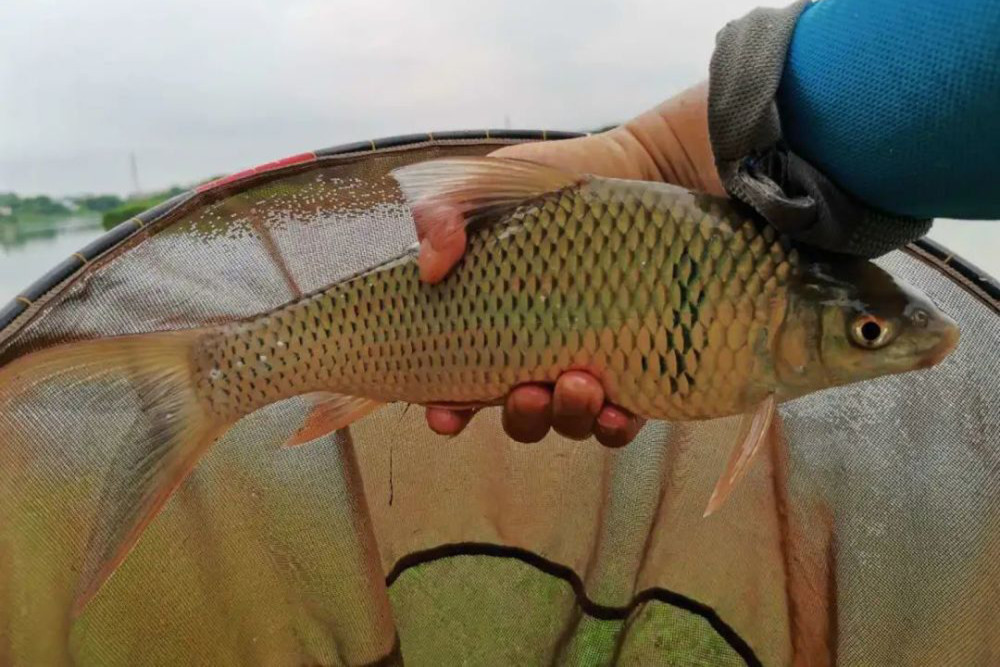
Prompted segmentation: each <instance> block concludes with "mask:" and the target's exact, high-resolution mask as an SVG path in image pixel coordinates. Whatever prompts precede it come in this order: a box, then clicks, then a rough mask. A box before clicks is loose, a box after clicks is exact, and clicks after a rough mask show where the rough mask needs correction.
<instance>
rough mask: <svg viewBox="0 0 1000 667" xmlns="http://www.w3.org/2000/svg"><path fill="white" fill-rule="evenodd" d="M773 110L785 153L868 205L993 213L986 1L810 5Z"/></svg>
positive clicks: (996, 176) (997, 147) (997, 28)
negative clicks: (785, 144)
mask: <svg viewBox="0 0 1000 667" xmlns="http://www.w3.org/2000/svg"><path fill="white" fill-rule="evenodd" d="M778 108H779V112H780V114H781V118H782V131H783V133H784V135H785V137H786V140H787V142H788V144H789V146H790V148H791V149H792V150H793V151H795V152H796V153H798V154H799V155H801V156H802V157H803V158H805V159H806V160H808V161H809V162H810V163H812V164H813V165H814V166H816V167H817V168H818V169H820V170H822V171H823V172H824V173H825V174H826V175H827V176H828V177H829V178H831V179H833V180H834V181H835V182H836V183H837V184H838V185H839V186H840V187H842V188H844V189H845V190H847V191H848V192H850V193H852V194H854V195H855V196H856V197H858V198H859V199H861V200H862V201H864V202H865V203H867V204H869V205H871V206H874V207H876V208H879V209H882V210H883V211H886V212H889V213H896V214H900V215H909V216H914V217H921V218H931V217H949V218H1000V2H997V1H996V0H820V1H819V2H817V3H815V4H813V5H811V6H809V7H808V8H806V10H805V11H804V12H803V14H802V15H801V17H800V18H799V21H798V23H797V24H796V27H795V32H794V33H793V35H792V43H791V46H790V47H789V50H788V56H787V60H786V63H785V69H784V72H783V74H782V80H781V85H780V88H779V90H778Z"/></svg>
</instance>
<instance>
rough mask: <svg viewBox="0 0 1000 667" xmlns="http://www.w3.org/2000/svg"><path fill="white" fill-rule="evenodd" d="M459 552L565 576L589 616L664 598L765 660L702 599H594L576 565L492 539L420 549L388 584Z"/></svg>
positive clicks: (751, 657)
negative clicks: (610, 601) (620, 602)
mask: <svg viewBox="0 0 1000 667" xmlns="http://www.w3.org/2000/svg"><path fill="white" fill-rule="evenodd" d="M455 556H493V557H496V558H513V559H515V560H519V561H521V562H522V563H524V564H525V565H530V566H531V567H534V568H535V569H537V570H539V571H541V572H544V573H545V574H548V575H550V576H553V577H557V578H559V579H562V580H563V581H565V582H566V583H568V584H569V585H570V586H571V587H572V588H573V593H574V594H575V595H576V602H577V604H578V605H579V606H580V609H581V610H582V611H583V612H584V613H585V614H587V615H588V616H591V617H593V618H597V619H599V620H602V621H613V620H614V621H618V620H625V619H627V618H628V617H629V615H630V614H631V613H632V612H633V611H634V610H635V608H636V607H638V606H639V605H641V604H643V603H646V602H650V601H654V600H655V601H658V602H664V603H666V604H669V605H672V606H674V607H677V608H679V609H683V610H684V611H687V612H690V613H692V614H695V615H697V616H700V617H701V618H702V619H704V620H705V621H706V622H707V623H708V624H709V625H710V626H711V627H712V629H713V630H715V632H717V633H718V634H719V636H720V637H722V638H723V639H724V640H725V641H726V643H727V644H729V646H730V647H731V648H732V649H733V651H735V652H736V654H737V655H739V656H740V657H741V658H742V659H743V661H744V662H746V664H747V665H749V666H750V667H757V666H759V665H761V664H762V663H761V661H760V659H759V658H758V657H757V655H756V654H755V653H754V651H753V649H752V648H751V647H750V645H749V644H748V643H747V642H746V640H745V639H743V637H741V636H740V635H739V633H737V632H736V630H734V629H733V628H732V626H730V625H729V624H728V623H726V622H725V621H724V620H722V618H721V617H720V616H719V615H718V613H716V611H715V610H714V609H712V608H711V607H709V606H708V605H706V604H704V603H702V602H698V601H697V600H694V599H692V598H689V597H687V596H686V595H682V594H680V593H677V592H675V591H671V590H669V589H666V588H660V587H655V588H646V589H643V590H642V591H640V592H639V593H637V594H636V595H635V596H634V597H633V598H632V600H631V601H630V602H629V603H628V604H627V605H625V606H622V607H615V606H609V605H603V604H600V603H598V602H594V601H593V600H591V599H590V598H589V597H588V596H587V591H586V589H585V588H584V585H583V580H582V579H580V577H579V575H577V573H576V572H574V571H573V569H572V568H570V567H568V566H566V565H562V564H561V563H556V562H555V561H551V560H549V559H547V558H545V557H543V556H539V555H538V554H536V553H534V552H532V551H528V550H526V549H521V548H518V547H511V546H504V545H499V544H490V543H488V542H456V543H453V544H443V545H441V546H438V547H433V548H430V549H426V550H424V551H416V552H414V553H411V554H407V555H406V556H403V557H402V558H400V559H399V560H398V561H396V564H395V565H394V566H393V568H392V570H391V571H390V572H389V574H387V575H386V577H385V585H386V586H392V585H393V583H395V581H396V580H397V579H399V577H400V576H401V575H402V574H403V573H404V572H406V571H407V570H409V569H410V568H413V567H416V566H418V565H423V564H426V563H430V562H433V561H437V560H442V559H446V558H452V557H455Z"/></svg>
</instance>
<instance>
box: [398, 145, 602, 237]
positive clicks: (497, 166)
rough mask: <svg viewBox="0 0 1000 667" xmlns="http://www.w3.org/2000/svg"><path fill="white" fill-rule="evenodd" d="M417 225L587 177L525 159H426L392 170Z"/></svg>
mask: <svg viewBox="0 0 1000 667" xmlns="http://www.w3.org/2000/svg"><path fill="white" fill-rule="evenodd" d="M392 175H393V177H395V179H396V180H397V181H398V182H399V187H400V189H401V190H402V191H403V195H404V196H405V197H406V201H407V203H408V204H409V206H410V209H411V211H412V212H413V217H414V219H416V220H417V222H418V224H422V225H425V226H426V225H433V224H434V221H435V220H448V219H449V218H450V217H452V216H450V215H449V214H450V213H452V212H454V211H456V210H457V211H459V212H460V213H462V215H463V216H464V217H465V221H466V223H468V222H470V221H471V220H473V219H475V218H478V217H479V215H480V214H482V213H486V212H492V211H495V210H497V209H499V208H506V207H509V206H517V205H519V204H522V203H524V202H527V201H530V200H532V199H536V198H538V197H540V196H542V195H545V194H548V193H550V192H556V191H558V190H562V189H563V188H567V187H571V186H574V185H577V184H579V183H581V182H582V181H583V180H584V178H585V177H583V176H580V175H578V174H572V173H569V172H565V171H562V170H561V169H556V168H555V167H549V166H546V165H542V164H538V163H535V162H528V161H526V160H514V159H511V158H491V157H458V158H443V159H440V160H428V161H426V162H418V163H416V164H410V165H406V166H405V167H400V168H399V169H395V170H393V172H392Z"/></svg>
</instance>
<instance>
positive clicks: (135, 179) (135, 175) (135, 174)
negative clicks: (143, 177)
mask: <svg viewBox="0 0 1000 667" xmlns="http://www.w3.org/2000/svg"><path fill="white" fill-rule="evenodd" d="M128 158H129V166H130V167H131V171H132V194H133V195H134V196H136V197H138V196H139V195H140V194H142V189H141V188H140V187H139V165H138V163H137V162H136V160H135V151H132V152H131V153H129V154H128Z"/></svg>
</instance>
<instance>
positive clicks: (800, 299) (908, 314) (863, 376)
mask: <svg viewBox="0 0 1000 667" xmlns="http://www.w3.org/2000/svg"><path fill="white" fill-rule="evenodd" d="M958 335H959V333H958V325H957V324H956V323H955V321H954V320H953V319H951V318H950V317H948V315H946V314H945V313H944V312H942V311H941V309H940V308H938V307H937V305H935V304H934V302H933V301H931V299H930V298H929V297H927V295H925V294H923V293H922V292H920V291H919V290H917V289H916V288H914V287H912V286H910V285H907V284H906V283H904V282H903V281H901V280H899V279H897V278H895V277H893V276H892V275H890V274H889V273H888V272H886V271H885V270H883V269H882V268H880V267H879V266H877V265H876V264H873V263H872V262H869V261H866V260H860V259H853V258H842V259H838V260H836V261H816V262H812V263H810V264H807V265H806V267H805V268H804V270H803V271H802V273H801V274H800V275H799V277H798V279H797V281H796V282H795V283H794V284H792V285H791V286H790V290H789V308H788V313H787V315H786V322H785V324H784V326H783V328H782V333H781V335H779V336H778V338H777V346H776V348H775V350H774V352H775V360H776V368H777V370H778V377H779V381H782V382H783V383H784V384H786V385H787V389H788V390H789V391H786V392H783V393H789V394H795V395H800V394H803V393H807V392H808V391H815V390H818V389H823V388H826V387H832V386H838V385H845V384H850V383H853V382H859V381H861V380H869V379H872V378H877V377H881V376H884V375H893V374H896V373H905V372H908V371H913V370H916V369H920V368H928V367H931V366H934V365H936V364H937V363H939V362H940V361H941V360H942V359H944V358H945V357H946V356H948V354H949V353H950V352H951V351H952V350H953V349H955V346H956V345H957V343H958Z"/></svg>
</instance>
